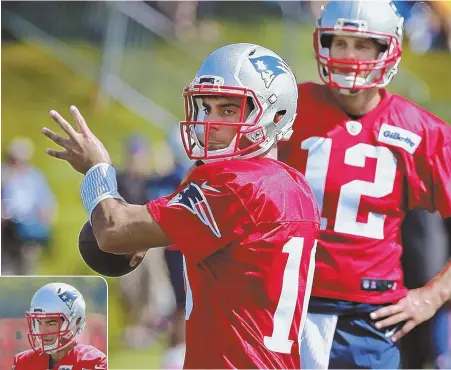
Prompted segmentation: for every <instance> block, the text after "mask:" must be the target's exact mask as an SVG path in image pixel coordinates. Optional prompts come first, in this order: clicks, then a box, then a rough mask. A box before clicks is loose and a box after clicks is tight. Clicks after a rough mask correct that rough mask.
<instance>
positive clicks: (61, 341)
mask: <svg viewBox="0 0 451 370" xmlns="http://www.w3.org/2000/svg"><path fill="white" fill-rule="evenodd" d="M85 311H86V304H85V300H84V299H83V296H82V295H81V293H80V292H79V291H78V290H77V289H75V288H74V287H72V286H70V285H68V284H63V283H51V284H47V285H45V286H43V287H42V288H41V289H39V290H38V291H37V292H36V293H35V295H34V296H33V299H32V300H31V306H30V310H29V311H28V312H26V313H25V316H26V318H27V321H28V341H29V343H30V346H31V348H33V350H34V351H36V352H38V353H49V354H53V353H55V352H57V351H60V350H61V349H63V348H65V347H67V346H68V345H69V344H71V343H73V342H74V341H75V339H76V337H77V336H78V335H79V334H80V332H81V331H82V330H83V328H84V327H85V325H86V315H85ZM42 325H46V328H47V329H44V330H41V327H42ZM49 328H50V329H49ZM53 328H54V329H53Z"/></svg>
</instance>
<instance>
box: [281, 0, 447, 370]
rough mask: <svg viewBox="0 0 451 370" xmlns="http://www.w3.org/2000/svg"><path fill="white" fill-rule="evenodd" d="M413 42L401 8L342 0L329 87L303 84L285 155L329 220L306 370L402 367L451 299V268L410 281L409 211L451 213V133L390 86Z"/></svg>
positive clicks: (331, 43) (324, 39)
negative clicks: (403, 260)
mask: <svg viewBox="0 0 451 370" xmlns="http://www.w3.org/2000/svg"><path fill="white" fill-rule="evenodd" d="M402 36H403V19H402V17H401V16H400V14H399V12H398V10H397V9H396V6H395V5H394V4H393V2H391V1H341V0H340V1H336V0H332V1H330V2H329V3H327V5H325V7H324V8H323V10H322V14H321V16H320V18H319V20H318V23H317V27H316V29H315V32H314V49H315V54H316V59H317V64H318V70H319V74H320V76H321V79H322V80H323V82H324V84H315V83H301V84H299V86H298V87H299V103H298V109H297V117H296V121H295V123H294V125H293V130H294V133H293V135H292V137H291V139H290V140H289V141H288V142H287V143H284V144H286V145H284V146H283V147H282V148H281V150H280V152H279V159H281V160H282V161H284V162H285V163H287V164H288V165H290V166H292V167H294V168H296V169H297V170H299V171H300V172H302V173H303V174H305V177H306V179H307V181H308V182H309V184H310V186H311V187H312V189H313V191H314V193H315V195H316V197H317V199H318V203H319V206H320V209H321V216H322V217H321V226H322V230H321V232H320V239H319V242H318V252H317V261H316V271H315V279H314V283H313V290H312V298H311V300H310V305H309V314H308V319H307V323H306V330H305V334H304V336H305V338H304V340H303V342H302V343H303V346H302V356H301V357H302V365H303V367H304V368H326V367H328V366H329V367H330V368H356V367H362V368H398V367H399V360H400V356H399V348H398V343H397V340H398V339H399V338H401V337H402V336H403V335H405V334H406V333H408V332H409V331H410V330H412V329H413V328H414V327H415V326H417V325H418V324H420V323H421V322H423V321H425V320H428V319H429V318H430V317H432V316H433V315H434V314H435V312H436V311H437V310H438V309H439V307H441V306H442V305H443V304H444V302H445V301H446V300H449V299H450V295H451V263H450V264H448V266H447V267H446V268H445V269H444V270H443V271H442V272H441V273H440V274H439V275H438V276H437V277H436V278H434V279H433V280H432V281H430V283H428V284H427V285H426V286H424V287H423V288H421V289H415V290H410V291H407V289H406V288H405V287H404V285H403V275H402V271H401V265H400V256H401V253H402V247H401V243H400V242H401V234H400V226H401V222H402V221H403V218H404V215H405V212H406V210H409V209H414V208H425V209H428V210H429V211H439V212H440V213H441V216H442V217H444V218H447V217H450V216H451V127H450V126H449V125H447V124H446V123H445V122H443V121H442V120H440V119H439V118H437V117H436V116H434V115H433V114H431V113H430V112H428V111H426V110H424V109H422V108H420V107H418V106H417V105H415V104H414V103H412V102H410V101H408V100H407V99H405V98H403V97H401V96H398V95H395V94H391V93H389V92H388V91H387V90H386V89H385V88H384V86H386V85H387V84H388V83H389V82H390V81H391V79H392V78H393V76H394V75H395V74H396V72H397V68H398V64H399V62H400V60H401V43H402ZM424 247H425V248H427V246H424ZM370 314H371V315H370Z"/></svg>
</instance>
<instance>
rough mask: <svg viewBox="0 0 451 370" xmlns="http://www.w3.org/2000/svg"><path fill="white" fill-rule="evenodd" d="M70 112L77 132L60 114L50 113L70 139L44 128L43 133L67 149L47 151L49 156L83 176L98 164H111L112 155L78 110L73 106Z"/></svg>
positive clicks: (52, 111)
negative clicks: (64, 163) (59, 160)
mask: <svg viewBox="0 0 451 370" xmlns="http://www.w3.org/2000/svg"><path fill="white" fill-rule="evenodd" d="M70 112H71V114H72V117H73V118H74V120H75V123H76V125H77V131H75V130H74V128H73V127H72V125H71V124H70V123H69V122H67V121H66V120H65V119H64V118H63V117H61V115H60V114H59V113H58V112H56V111H54V110H51V111H50V117H52V119H53V120H54V121H55V122H56V123H58V125H59V126H60V127H61V128H62V129H63V131H64V132H65V133H66V134H67V136H68V138H63V137H61V136H59V135H57V134H56V133H54V132H53V131H52V130H50V129H48V128H46V127H43V128H42V130H41V132H42V133H43V134H44V135H45V136H47V137H48V138H49V139H50V140H53V141H54V142H55V143H56V144H58V145H59V146H61V147H62V148H64V149H65V150H63V151H59V150H52V149H47V154H49V155H50V156H52V157H55V158H58V159H63V160H65V161H67V162H68V163H69V164H70V165H71V166H72V167H73V168H74V169H75V170H76V171H78V172H80V173H82V174H86V172H87V171H88V170H89V169H90V168H91V167H92V166H94V165H95V164H97V163H108V164H111V159H110V155H109V154H108V152H107V150H106V149H105V147H104V146H103V144H102V142H101V141H100V140H99V139H98V138H97V137H96V136H95V135H94V134H93V133H92V132H91V130H90V129H89V128H88V125H87V124H86V121H85V120H84V118H83V117H82V115H81V114H80V112H79V111H78V109H77V108H76V107H75V106H71V107H70Z"/></svg>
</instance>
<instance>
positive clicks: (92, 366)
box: [12, 344, 108, 370]
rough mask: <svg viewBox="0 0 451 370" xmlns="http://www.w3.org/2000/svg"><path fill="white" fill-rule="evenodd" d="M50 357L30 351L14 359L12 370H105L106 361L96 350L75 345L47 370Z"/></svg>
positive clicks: (83, 345)
mask: <svg viewBox="0 0 451 370" xmlns="http://www.w3.org/2000/svg"><path fill="white" fill-rule="evenodd" d="M49 357H50V355H48V354H46V353H43V354H39V353H37V352H35V351H33V350H32V349H30V350H28V351H24V352H21V353H18V354H17V355H16V356H15V357H14V365H13V367H12V370H107V368H108V367H107V359H106V356H105V354H104V353H103V352H101V351H99V350H98V349H97V348H95V347H93V346H90V345H85V344H77V345H75V347H73V348H72V349H71V350H70V351H69V352H67V353H66V355H65V356H64V357H63V358H62V359H61V360H60V361H58V362H57V363H56V364H55V366H54V367H53V368H52V369H49Z"/></svg>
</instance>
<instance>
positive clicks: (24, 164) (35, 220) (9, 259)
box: [1, 138, 56, 275]
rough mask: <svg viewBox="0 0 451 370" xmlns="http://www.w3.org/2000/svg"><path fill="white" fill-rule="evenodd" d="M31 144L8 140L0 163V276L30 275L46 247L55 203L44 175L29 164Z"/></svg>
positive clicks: (53, 216)
mask: <svg viewBox="0 0 451 370" xmlns="http://www.w3.org/2000/svg"><path fill="white" fill-rule="evenodd" d="M33 151H34V145H33V143H32V142H31V141H30V140H28V139H26V138H16V139H14V140H13V141H12V143H11V146H10V147H9V150H8V153H7V160H6V163H4V164H2V180H1V184H2V274H3V275H33V274H34V273H35V268H36V263H37V260H38V258H39V256H40V254H41V250H42V248H43V247H47V246H48V244H49V239H50V236H51V231H52V225H53V222H54V218H55V215H56V201H55V197H54V195H53V193H52V190H51V189H50V187H49V184H48V183H47V180H46V178H45V176H44V174H43V173H42V172H41V171H40V170H39V169H37V168H36V167H34V166H33V165H31V164H30V163H29V161H30V159H31V158H32V156H33Z"/></svg>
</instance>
